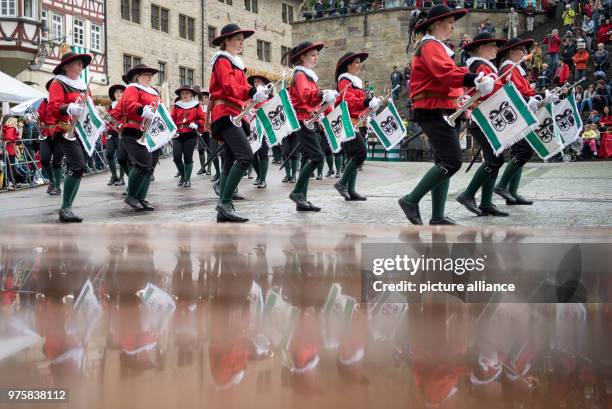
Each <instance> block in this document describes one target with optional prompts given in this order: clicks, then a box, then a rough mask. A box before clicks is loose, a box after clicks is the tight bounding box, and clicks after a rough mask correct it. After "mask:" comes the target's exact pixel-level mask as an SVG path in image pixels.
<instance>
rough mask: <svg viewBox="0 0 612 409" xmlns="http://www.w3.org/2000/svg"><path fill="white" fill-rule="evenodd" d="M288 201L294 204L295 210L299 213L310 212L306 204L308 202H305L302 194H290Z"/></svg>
mask: <svg viewBox="0 0 612 409" xmlns="http://www.w3.org/2000/svg"><path fill="white" fill-rule="evenodd" d="M289 199H291V200H292V201H293V202H294V203H295V204H296V208H297V210H300V211H307V210H310V205H309V204H308V202H307V201H306V198H305V197H304V195H303V194H302V193H293V192H291V193H290V194H289Z"/></svg>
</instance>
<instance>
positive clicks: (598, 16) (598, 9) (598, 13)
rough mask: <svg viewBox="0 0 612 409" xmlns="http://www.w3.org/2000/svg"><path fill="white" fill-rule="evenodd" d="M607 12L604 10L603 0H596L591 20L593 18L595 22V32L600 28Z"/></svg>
mask: <svg viewBox="0 0 612 409" xmlns="http://www.w3.org/2000/svg"><path fill="white" fill-rule="evenodd" d="M605 14H606V13H605V11H604V7H603V4H602V3H601V0H595V3H594V5H593V17H592V18H591V20H593V23H594V24H595V32H597V30H598V29H599V26H600V25H601V23H602V21H603V18H604V15H605Z"/></svg>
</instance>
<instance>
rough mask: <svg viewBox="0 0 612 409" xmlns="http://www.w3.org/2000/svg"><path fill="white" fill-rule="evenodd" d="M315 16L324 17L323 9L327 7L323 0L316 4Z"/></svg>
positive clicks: (318, 0)
mask: <svg viewBox="0 0 612 409" xmlns="http://www.w3.org/2000/svg"><path fill="white" fill-rule="evenodd" d="M314 9H315V17H316V18H323V11H324V10H325V8H324V7H323V3H322V2H321V0H317V2H316V4H315V6H314Z"/></svg>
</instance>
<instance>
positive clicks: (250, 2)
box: [244, 0, 257, 13]
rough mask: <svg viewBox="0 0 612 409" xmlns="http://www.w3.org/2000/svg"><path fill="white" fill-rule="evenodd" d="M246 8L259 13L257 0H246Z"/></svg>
mask: <svg viewBox="0 0 612 409" xmlns="http://www.w3.org/2000/svg"><path fill="white" fill-rule="evenodd" d="M244 9H245V10H246V11H252V12H253V13H257V0H244Z"/></svg>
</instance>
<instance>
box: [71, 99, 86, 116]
mask: <svg viewBox="0 0 612 409" xmlns="http://www.w3.org/2000/svg"><path fill="white" fill-rule="evenodd" d="M83 109H84V108H83V107H82V106H80V105H79V104H75V103H74V102H71V103H70V104H68V115H70V116H72V117H78V116H80V115H81V112H83Z"/></svg>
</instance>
